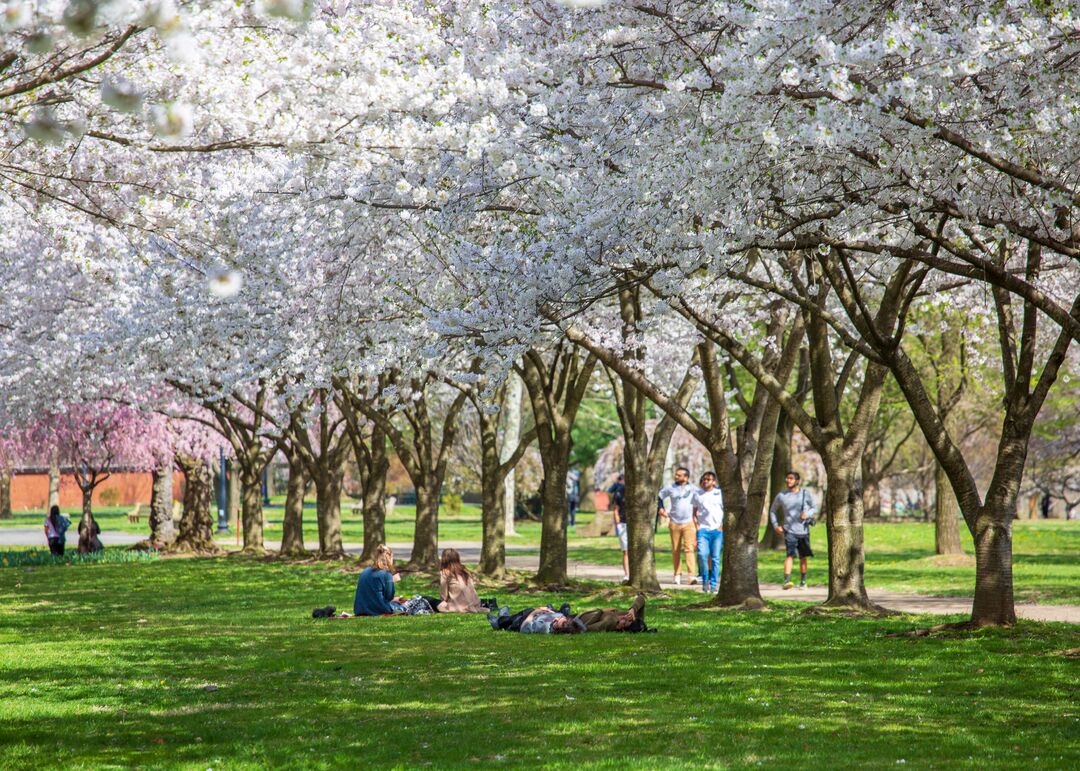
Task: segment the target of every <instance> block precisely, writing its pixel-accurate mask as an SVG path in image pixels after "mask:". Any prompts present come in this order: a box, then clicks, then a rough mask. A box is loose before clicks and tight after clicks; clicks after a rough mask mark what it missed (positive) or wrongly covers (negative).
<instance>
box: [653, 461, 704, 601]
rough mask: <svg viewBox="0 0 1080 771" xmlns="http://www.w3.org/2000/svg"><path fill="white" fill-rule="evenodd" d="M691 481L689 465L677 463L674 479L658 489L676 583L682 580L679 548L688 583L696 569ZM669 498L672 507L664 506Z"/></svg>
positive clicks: (695, 489) (692, 581)
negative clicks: (673, 481) (673, 563)
mask: <svg viewBox="0 0 1080 771" xmlns="http://www.w3.org/2000/svg"><path fill="white" fill-rule="evenodd" d="M696 492H697V488H695V487H694V486H693V485H692V484H690V469H688V468H685V467H684V466H679V467H678V468H677V469H675V483H674V484H670V485H668V486H667V487H665V488H664V489H663V490H661V491H660V516H661V517H663V518H664V519H666V520H668V530H669V531H670V533H671V556H672V558H673V560H674V562H675V583H676V584H681V583H682V566H681V564H680V563H681V561H682V560H681V559H680V557H679V553H680V551H681V552H682V554H683V555H685V558H686V574H687V575H688V576H690V585H691V586H694V585H696V584H697V579H696V578H694V577H693V576H694V575H695V574H696V573H697V568H696V567H695V565H694V552H695V551H696V550H697V535H696V534H697V528H696V527H695V526H694V500H693V499H694V493H696ZM665 498H668V499H670V501H671V508H670V509H667V508H664V499H665Z"/></svg>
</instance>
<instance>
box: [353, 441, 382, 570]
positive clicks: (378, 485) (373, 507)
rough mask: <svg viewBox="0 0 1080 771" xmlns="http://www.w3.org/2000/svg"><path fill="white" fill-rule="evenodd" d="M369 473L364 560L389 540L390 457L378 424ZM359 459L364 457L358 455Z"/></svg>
mask: <svg viewBox="0 0 1080 771" xmlns="http://www.w3.org/2000/svg"><path fill="white" fill-rule="evenodd" d="M368 458H369V462H368V464H367V473H366V474H365V475H364V553H363V554H361V555H360V560H361V561H362V562H370V561H372V560H373V559H375V550H376V549H377V548H378V547H379V545H380V544H384V543H386V473H387V471H389V469H390V459H389V458H388V457H387V454H386V434H385V432H384V431H383V430H382V429H381V428H379V426H378V425H376V426H375V427H374V428H373V429H372V434H371V445H370V451H369V454H368ZM357 462H361V459H360V458H359V457H357Z"/></svg>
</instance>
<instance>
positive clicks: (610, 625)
mask: <svg viewBox="0 0 1080 771" xmlns="http://www.w3.org/2000/svg"><path fill="white" fill-rule="evenodd" d="M574 618H576V619H577V620H578V621H580V622H581V623H583V624H584V625H585V629H586V630H587V631H589V632H644V631H645V629H646V626H645V595H644V594H638V596H637V597H635V598H634V604H633V605H631V606H630V610H619V609H618V608H592V609H591V610H586V611H583V612H581V613H578V614H577V615H576V616H574Z"/></svg>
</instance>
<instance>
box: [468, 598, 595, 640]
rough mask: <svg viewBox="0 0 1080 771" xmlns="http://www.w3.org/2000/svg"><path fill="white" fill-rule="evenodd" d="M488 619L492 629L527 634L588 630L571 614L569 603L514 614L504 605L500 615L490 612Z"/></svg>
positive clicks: (570, 632)
mask: <svg viewBox="0 0 1080 771" xmlns="http://www.w3.org/2000/svg"><path fill="white" fill-rule="evenodd" d="M488 621H489V622H490V623H491V628H492V629H495V630H498V629H502V630H504V631H507V632H523V633H525V634H580V633H582V632H584V631H586V629H585V624H584V622H582V621H579V620H578V619H576V618H574V617H573V616H572V615H571V614H570V607H569V606H568V605H563V606H562V607H561V608H559V609H558V610H555V609H554V608H552V607H551V606H549V605H544V606H542V607H539V608H526V609H525V610H523V611H521V612H519V613H514V614H513V615H511V614H510V609H509V608H508V607H506V606H505V605H504V606H503V607H501V608H499V615H497V616H496V615H495V614H493V613H488Z"/></svg>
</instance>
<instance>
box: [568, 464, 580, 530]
mask: <svg viewBox="0 0 1080 771" xmlns="http://www.w3.org/2000/svg"><path fill="white" fill-rule="evenodd" d="M580 505H581V472H580V471H578V470H577V467H574V468H571V469H570V471H568V472H567V474H566V514H567V518H568V519H569V521H570V527H577V510H578V506H580Z"/></svg>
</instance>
